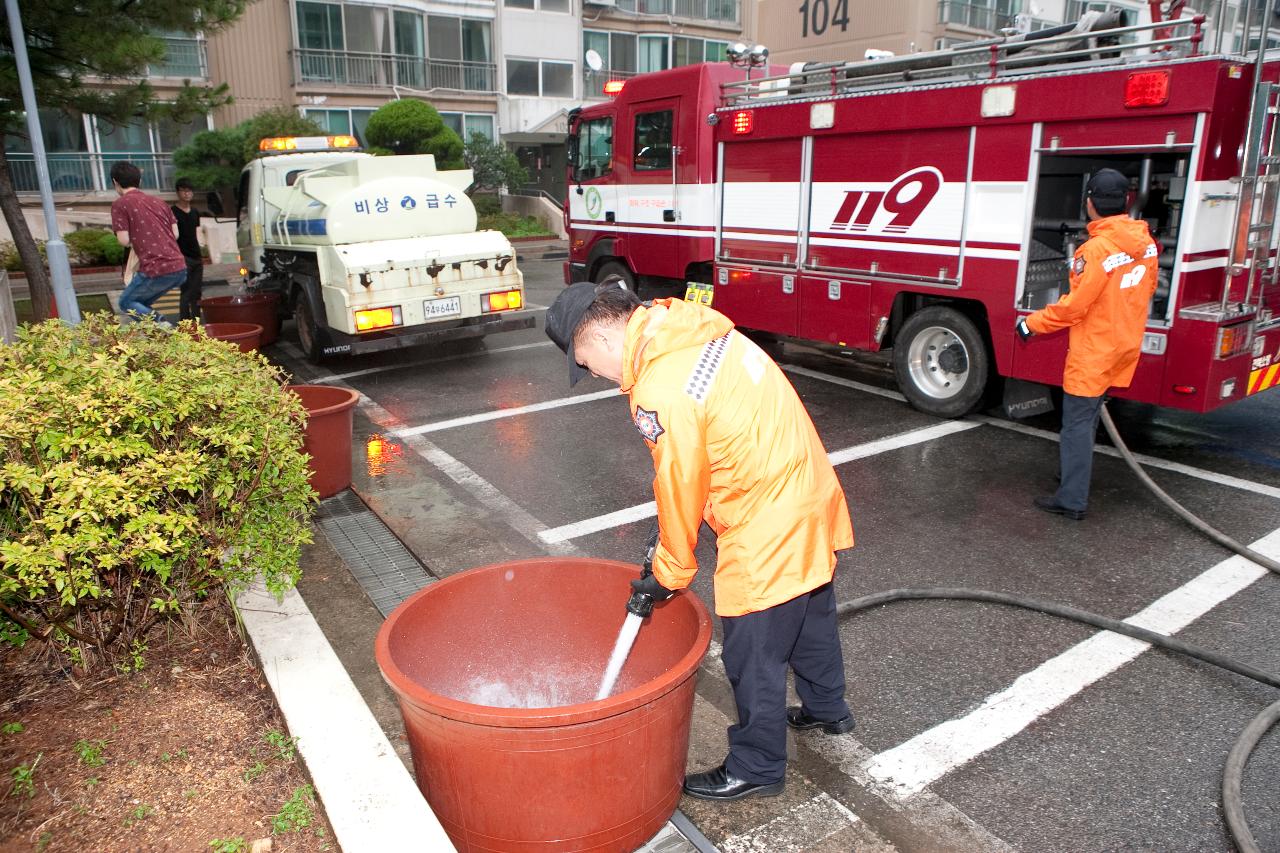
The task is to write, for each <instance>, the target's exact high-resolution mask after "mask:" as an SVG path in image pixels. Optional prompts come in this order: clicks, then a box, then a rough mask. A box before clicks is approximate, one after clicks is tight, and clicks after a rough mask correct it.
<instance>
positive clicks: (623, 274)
mask: <svg viewBox="0 0 1280 853" xmlns="http://www.w3.org/2000/svg"><path fill="white" fill-rule="evenodd" d="M611 275H616V276H618V277H619V278H620V279H622V281H623V283H624V284H625V285H626V286H627V290H630V291H631V292H632V293H637V291H636V277H635V275H633V274H632V272H631V270H629V269H628V268H627V265H626V264H624V263H623V262H622V261H609V262H607V263H603V264H601V265H600V269H598V270H596V274H595V277H594V278H593V279H592V280H593V281H595V283H596V284H599V283H600V282H602V281H604V280H605V279H606V278H608V277H609V276H611Z"/></svg>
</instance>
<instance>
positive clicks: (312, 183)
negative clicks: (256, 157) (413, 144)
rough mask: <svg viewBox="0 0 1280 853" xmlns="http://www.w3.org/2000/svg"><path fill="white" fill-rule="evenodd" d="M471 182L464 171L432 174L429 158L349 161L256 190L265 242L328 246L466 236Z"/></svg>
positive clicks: (470, 224) (471, 212)
mask: <svg viewBox="0 0 1280 853" xmlns="http://www.w3.org/2000/svg"><path fill="white" fill-rule="evenodd" d="M473 179H474V178H473V175H472V172H471V170H470V169H450V170H447V171H437V170H436V158H435V157H433V156H432V155H430V154H415V155H409V156H401V157H368V156H359V155H356V156H353V157H352V158H351V159H349V160H343V161H341V162H339V163H335V164H333V165H332V166H324V167H321V168H318V169H313V170H311V171H307V172H303V173H301V174H299V175H298V176H297V177H296V179H295V180H294V183H293V185H292V186H285V187H268V188H264V190H263V199H264V200H265V201H266V202H267V216H266V219H267V222H266V225H267V235H268V237H267V240H268V242H270V243H276V244H283V245H304V246H305V245H318V246H328V245H336V244H347V243H373V242H378V241H386V240H398V239H405V238H421V237H435V236H440V235H445V234H465V233H470V232H473V231H475V229H476V209H475V206H474V205H472V204H471V199H470V198H468V197H467V194H466V189H467V188H468V187H470V186H471V183H472V181H473Z"/></svg>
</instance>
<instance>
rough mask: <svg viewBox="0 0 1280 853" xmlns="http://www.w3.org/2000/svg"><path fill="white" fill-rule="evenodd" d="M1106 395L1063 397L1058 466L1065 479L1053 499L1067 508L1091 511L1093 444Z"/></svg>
mask: <svg viewBox="0 0 1280 853" xmlns="http://www.w3.org/2000/svg"><path fill="white" fill-rule="evenodd" d="M1106 399H1107V396H1106V395H1105V394H1100V395H1098V396H1097V397H1077V396H1076V395H1074V394H1066V393H1064V394H1063V395H1062V431H1061V432H1060V433H1058V441H1059V445H1058V466H1059V473H1060V474H1061V475H1062V479H1061V480H1060V482H1059V486H1058V492H1057V494H1056V495H1054V500H1056V501H1057V502H1058V504H1059V505H1061V506H1065V507H1066V508H1067V509H1078V510H1080V511H1081V512H1083V511H1084V510H1086V509H1088V508H1089V481H1090V480H1091V479H1092V478H1093V442H1094V439H1095V438H1096V436H1097V433H1098V419H1099V418H1100V417H1101V416H1102V404H1103V403H1104V402H1106Z"/></svg>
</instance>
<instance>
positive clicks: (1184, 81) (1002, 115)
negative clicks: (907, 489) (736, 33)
mask: <svg viewBox="0 0 1280 853" xmlns="http://www.w3.org/2000/svg"><path fill="white" fill-rule="evenodd" d="M1273 3H1274V0H1272V2H1271V3H1268V4H1267V6H1266V9H1267V13H1268V17H1270V12H1271V8H1272V4H1273ZM1249 5H1250V6H1252V4H1249ZM1094 14H1096V13H1094ZM1118 23H1119V22H1117V21H1114V20H1113V21H1106V20H1099V19H1097V18H1096V17H1095V18H1093V19H1092V20H1082V21H1081V22H1080V23H1079V24H1075V25H1067V26H1064V27H1060V28H1056V29H1052V30H1047V31H1041V32H1038V33H1031V34H1022V35H1011V36H1006V37H1002V38H998V39H994V40H992V41H989V42H983V43H978V44H969V45H962V46H959V47H957V48H953V49H950V50H944V51H935V52H931V53H924V54H914V55H911V56H906V57H898V58H891V59H881V60H873V61H867V62H848V63H840V62H836V63H822V64H805V65H799V64H798V65H795V66H792V67H791V69H790V71H789V72H782V71H781V69H770V70H768V71H766V72H765V73H767V74H769V75H770V76H765V77H761V76H760V75H759V73H757V74H756V76H755V77H754V78H752V77H751V76H750V74H749V72H748V73H747V75H746V79H744V72H743V71H742V70H741V69H738V68H734V67H732V66H731V65H729V64H720V65H715V64H705V65H700V66H689V67H683V68H676V69H672V70H669V71H661V72H656V73H652V74H645V75H640V76H637V77H634V78H632V79H630V80H627V81H626V83H625V85H624V86H623V88H622V89H621V91H620V92H618V94H617V96H616V97H615V98H614V99H613V100H612V101H610V102H608V103H604V104H599V105H594V106H590V107H587V108H584V109H581V110H578V111H575V112H574V113H573V114H572V115H571V118H570V136H569V147H570V163H571V166H570V185H569V193H568V194H569V203H568V204H567V205H566V206H565V219H566V225H567V227H568V228H569V231H570V246H571V249H570V260H569V262H568V263H567V264H566V268H565V276H566V281H570V280H573V281H576V280H584V279H585V280H594V281H599V280H601V279H602V278H604V277H605V276H607V275H611V274H617V275H621V276H623V277H624V278H626V279H627V280H628V282H630V283H631V284H633V285H636V286H639V285H663V284H665V285H678V286H679V287H680V288H681V289H682V290H683V289H684V288H685V287H686V285H688V294H687V295H688V296H689V297H691V298H701V299H703V300H704V301H707V300H710V301H711V303H712V304H713V305H714V306H715V307H716V308H718V309H720V310H721V311H723V312H724V313H725V314H727V315H728V316H729V317H730V318H731V319H733V320H734V321H735V323H737V324H738V325H739V326H741V327H743V328H746V329H754V330H758V331H761V332H765V333H770V334H773V335H780V336H786V337H789V338H794V339H800V340H805V341H811V342H816V343H820V344H829V345H831V346H833V347H839V348H843V349H861V350H871V351H875V350H881V349H887V348H890V347H891V348H892V351H893V365H894V370H895V374H896V376H897V379H898V383H899V385H900V387H901V389H902V391H903V393H904V394H905V395H906V396H907V398H908V399H909V400H910V401H911V402H912V403H913V404H914V405H915V406H917V407H918V408H920V409H922V410H924V411H927V412H931V413H934V414H938V415H942V416H957V415H961V414H964V413H966V412H968V411H971V410H972V409H973V408H975V407H976V406H978V405H979V403H980V402H981V401H982V399H983V397H984V392H985V391H986V390H987V388H988V383H989V380H992V379H995V378H997V377H1003V378H1005V379H1017V380H1023V381H1027V382H1032V383H1044V384H1048V385H1057V384H1059V383H1060V382H1061V378H1062V364H1063V359H1064V357H1065V354H1066V346H1067V336H1066V335H1065V334H1058V335H1049V336H1037V337H1035V338H1032V339H1031V340H1030V341H1028V342H1026V343H1021V342H1019V341H1018V339H1017V337H1016V335H1015V333H1014V331H1013V326H1014V322H1015V319H1016V317H1017V316H1019V315H1020V314H1025V313H1028V312H1030V311H1032V310H1035V309H1037V308H1040V307H1042V306H1044V305H1047V304H1050V303H1052V302H1054V301H1056V300H1057V299H1058V297H1059V295H1060V294H1062V293H1064V292H1066V289H1067V287H1068V284H1067V265H1068V262H1069V260H1070V258H1071V256H1072V254H1073V252H1074V250H1075V248H1076V247H1077V245H1078V244H1079V242H1080V241H1081V240H1083V239H1085V237H1086V235H1085V232H1084V230H1083V228H1084V224H1085V223H1084V216H1085V215H1084V211H1083V195H1084V187H1085V184H1086V183H1087V181H1088V178H1089V176H1090V175H1091V174H1092V173H1093V172H1094V171H1096V170H1097V169H1099V168H1102V167H1110V168H1114V169H1118V170H1120V171H1121V172H1123V173H1124V174H1125V175H1128V176H1130V177H1131V180H1132V187H1133V191H1132V196H1131V202H1132V206H1131V210H1130V212H1131V214H1132V215H1135V216H1141V217H1142V218H1145V219H1146V220H1147V221H1148V223H1149V224H1150V226H1151V231H1152V234H1153V235H1154V236H1155V238H1156V240H1157V241H1158V243H1159V245H1160V246H1161V248H1162V252H1161V255H1160V263H1159V266H1160V281H1159V285H1158V289H1157V292H1156V296H1155V298H1154V299H1153V301H1152V305H1151V311H1150V316H1149V319H1148V325H1147V333H1146V335H1145V340H1144V342H1143V355H1142V358H1141V362H1140V364H1139V367H1138V370H1137V374H1136V376H1135V377H1134V380H1133V384H1132V386H1131V387H1130V388H1129V389H1127V390H1125V391H1121V392H1118V394H1117V396H1123V397H1128V398H1131V399H1135V400H1141V401H1145V402H1150V403H1155V404H1158V405H1162V406H1172V407H1176V408H1181V409H1189V410H1195V411H1208V410H1210V409H1213V408H1215V407H1218V406H1221V405H1224V404H1226V403H1228V402H1231V401H1234V400H1240V399H1242V398H1244V397H1245V396H1247V395H1250V394H1255V393H1257V392H1259V391H1262V390H1265V389H1267V388H1270V387H1272V386H1273V385H1280V375H1278V371H1280V284H1278V282H1277V273H1278V269H1277V262H1276V258H1275V244H1276V197H1277V189H1278V187H1277V184H1276V180H1277V179H1278V178H1280V157H1278V156H1277V154H1280V145H1277V143H1276V141H1275V139H1276V124H1277V122H1276V121H1275V111H1276V100H1277V98H1276V93H1277V92H1280V85H1277V83H1276V80H1277V76H1278V75H1277V72H1278V71H1280V68H1278V66H1280V61H1277V60H1278V59H1280V57H1277V56H1275V55H1272V56H1270V57H1266V56H1265V55H1264V54H1265V51H1258V50H1255V51H1253V53H1252V55H1250V56H1238V55H1230V54H1224V53H1221V52H1216V50H1209V51H1206V50H1205V47H1206V45H1205V44H1204V40H1205V27H1204V24H1205V20H1204V18H1203V16H1197V17H1195V18H1186V19H1178V20H1174V21H1167V20H1166V21H1158V20H1157V22H1156V23H1152V24H1141V25H1137V26H1117V24H1118ZM1267 23H1269V21H1266V20H1264V21H1263V26H1262V27H1261V28H1260V29H1261V33H1260V34H1259V37H1260V39H1261V41H1260V43H1261V44H1263V45H1265V44H1266V43H1267V28H1266V26H1265V24H1267ZM1100 26H1104V27H1107V26H1109V27H1110V28H1108V29H1105V30H1100V29H1098V28H1099V27H1100ZM1214 30H1216V32H1217V33H1219V34H1220V33H1221V30H1220V28H1213V29H1212V30H1211V31H1214ZM1249 31H1250V30H1249V28H1248V26H1247V25H1246V28H1245V32H1246V33H1247V32H1249ZM1254 32H1255V33H1258V29H1255V30H1254ZM1217 37H1218V38H1219V39H1220V38H1221V36H1220V35H1218V36H1217ZM1024 387H1025V386H1024Z"/></svg>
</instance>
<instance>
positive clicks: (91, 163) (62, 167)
mask: <svg viewBox="0 0 1280 853" xmlns="http://www.w3.org/2000/svg"><path fill="white" fill-rule="evenodd" d="M5 159H6V160H8V161H9V174H10V176H11V177H12V179H13V188H14V190H16V191H17V192H20V193H24V192H30V193H33V192H39V190H40V184H39V182H38V181H37V180H36V161H35V155H34V154H23V153H14V152H8V153H6V154H5ZM47 159H48V163H49V181H50V183H51V184H53V191H54V192H56V193H57V192H63V193H67V192H106V191H108V190H110V189H111V164H112V163H115V162H117V161H119V160H128V161H129V162H130V163H132V164H133V165H135V166H137V167H138V168H139V169H141V170H142V189H144V190H169V189H172V187H173V181H174V166H173V157H172V156H171V155H169V154H129V153H108V154H85V153H81V154H49V155H47Z"/></svg>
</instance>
